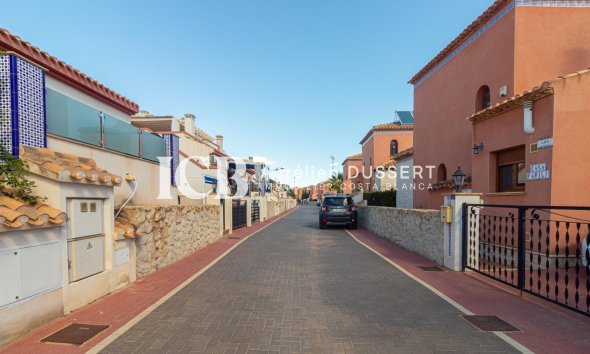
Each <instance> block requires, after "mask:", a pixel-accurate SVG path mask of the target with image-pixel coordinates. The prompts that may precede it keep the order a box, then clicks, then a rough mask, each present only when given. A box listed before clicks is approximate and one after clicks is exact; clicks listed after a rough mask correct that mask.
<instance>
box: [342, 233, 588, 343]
mask: <svg viewBox="0 0 590 354" xmlns="http://www.w3.org/2000/svg"><path fill="white" fill-rule="evenodd" d="M351 234H353V235H354V236H355V237H356V238H357V240H358V241H360V242H362V243H363V244H365V245H366V246H368V247H369V248H371V249H372V250H374V251H376V252H378V253H379V254H381V255H382V256H384V257H385V258H387V259H389V260H390V261H392V262H394V263H395V264H397V265H398V266H400V267H401V268H403V269H405V270H406V271H407V272H409V273H410V274H412V275H413V276H415V277H416V278H418V279H420V280H422V281H424V282H425V283H427V284H429V285H430V286H432V287H434V288H435V289H437V290H438V291H440V292H441V293H443V294H444V295H446V296H447V297H449V298H450V299H451V300H453V301H455V302H456V303H458V304H459V305H461V306H463V307H464V308H466V309H467V310H469V311H471V312H473V313H474V314H477V315H495V316H498V317H500V318H502V319H503V320H505V321H507V322H508V323H510V324H512V325H514V326H516V327H517V328H519V329H520V330H521V331H522V332H506V334H507V335H508V336H509V337H511V338H512V339H514V340H516V341H517V342H519V343H520V344H522V345H524V346H525V347H527V348H528V349H530V350H532V351H533V352H536V353H588V352H590V318H589V317H585V316H584V315H581V314H578V313H576V312H574V311H571V310H568V309H565V308H562V307H561V306H558V305H555V304H552V303H550V302H548V301H545V300H542V299H539V298H537V297H535V296H532V295H529V294H526V293H524V294H523V295H522V296H521V295H520V292H519V291H518V290H516V289H514V288H511V287H508V286H505V285H503V284H501V283H500V282H496V281H493V280H491V279H488V278H486V277H484V276H481V275H478V274H477V273H474V272H466V273H461V272H454V271H445V272H425V271H423V270H421V269H420V268H418V266H436V264H435V263H434V262H432V261H431V260H429V259H426V258H424V257H422V256H420V255H418V254H416V253H413V252H410V251H408V250H406V249H404V248H402V247H399V246H397V245H395V244H393V243H391V242H390V241H388V240H386V239H385V238H382V237H380V236H378V235H376V234H373V233H371V232H369V231H367V230H364V229H359V230H351Z"/></svg>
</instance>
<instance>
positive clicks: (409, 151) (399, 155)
mask: <svg viewBox="0 0 590 354" xmlns="http://www.w3.org/2000/svg"><path fill="white" fill-rule="evenodd" d="M413 155H414V147H411V148H409V149H405V150H402V151H400V152H398V153H397V154H395V155H393V156H392V157H391V158H392V159H394V160H396V161H399V160H403V159H405V158H408V157H410V156H413Z"/></svg>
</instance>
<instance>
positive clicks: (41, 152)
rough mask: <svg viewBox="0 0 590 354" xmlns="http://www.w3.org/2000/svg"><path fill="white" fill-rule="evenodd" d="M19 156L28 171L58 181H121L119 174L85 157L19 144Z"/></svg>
mask: <svg viewBox="0 0 590 354" xmlns="http://www.w3.org/2000/svg"><path fill="white" fill-rule="evenodd" d="M20 158H21V159H22V160H23V161H25V163H26V164H27V168H28V170H29V172H31V173H35V174H38V175H42V176H45V177H47V178H51V179H53V180H56V181H60V182H78V183H87V184H100V185H119V184H121V182H122V181H123V179H122V178H121V176H119V175H116V174H113V173H110V172H108V171H107V170H104V169H102V168H99V167H97V166H96V161H94V160H93V159H89V158H86V157H78V156H76V155H72V154H68V153H62V152H54V151H52V150H50V149H45V148H38V147H32V146H25V145H21V146H20Z"/></svg>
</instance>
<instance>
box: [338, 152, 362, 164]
mask: <svg viewBox="0 0 590 354" xmlns="http://www.w3.org/2000/svg"><path fill="white" fill-rule="evenodd" d="M362 159H363V154H355V155H350V156H348V157H347V158H346V159H344V162H342V164H343V165H344V164H345V163H346V161H362Z"/></svg>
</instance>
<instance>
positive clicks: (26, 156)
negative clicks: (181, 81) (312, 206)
mask: <svg viewBox="0 0 590 354" xmlns="http://www.w3.org/2000/svg"><path fill="white" fill-rule="evenodd" d="M195 120H196V118H195V116H194V115H192V114H186V115H185V116H184V117H172V116H167V117H160V116H153V115H151V114H149V113H148V112H145V111H139V106H138V105H137V104H136V103H135V102H133V101H131V100H129V99H128V98H126V97H124V96H122V95H120V94H118V93H116V92H114V91H113V90H111V89H109V88H107V87H105V86H104V85H102V84H101V83H99V82H97V81H96V80H94V79H92V78H91V77H89V76H87V75H85V74H83V73H81V72H80V71H79V70H77V69H75V68H73V67H72V66H70V65H68V64H66V63H64V62H63V61H60V60H59V59H57V58H55V57H53V56H51V55H50V54H48V53H46V52H43V51H41V50H40V49H39V48H37V47H34V46H33V45H31V44H30V43H28V42H26V41H24V40H22V39H20V38H19V37H17V36H15V35H13V34H12V33H10V32H8V31H7V30H4V29H0V145H1V146H2V147H4V148H5V149H6V150H7V151H8V152H9V153H10V154H11V155H13V156H14V157H16V158H18V159H20V161H22V162H23V163H24V168H25V169H26V171H27V178H28V179H30V180H32V181H33V182H35V184H36V186H35V187H34V190H33V192H34V194H36V195H38V196H42V197H44V198H43V199H42V200H41V201H40V202H38V203H35V204H27V203H25V202H23V201H22V198H19V197H18V196H17V195H15V194H14V193H13V192H14V191H13V190H11V189H10V188H7V186H6V185H2V186H0V187H1V188H0V279H1V283H2V285H1V286H0V345H1V344H3V343H6V342H7V341H8V340H10V339H11V338H14V337H15V336H18V335H20V334H22V333H24V332H26V331H28V330H30V329H31V328H33V327H35V326H38V325H40V324H42V323H44V322H47V321H49V320H51V319H53V318H56V317H59V316H61V315H63V314H66V313H69V312H71V311H73V310H75V309H77V308H79V307H81V306H84V305H86V304H88V303H90V302H92V301H94V300H96V299H98V298H100V297H102V296H104V295H106V294H109V293H111V292H113V291H115V290H117V289H120V288H122V287H125V286H127V285H128V284H130V283H132V282H133V281H135V280H136V279H137V278H138V274H139V273H138V268H137V267H138V266H139V259H140V257H143V258H142V260H145V258H149V257H150V255H151V254H152V253H154V252H155V251H154V250H153V249H150V250H149V252H148V250H146V249H145V248H146V246H145V245H146V243H147V242H148V240H143V241H141V239H142V234H149V233H150V232H152V231H151V230H152V229H153V230H156V228H157V227H160V226H161V227H168V226H170V225H168V224H166V223H170V220H171V219H170V218H166V219H165V221H164V218H165V217H166V215H160V214H158V215H155V214H154V210H156V209H157V208H160V209H159V210H163V211H162V213H164V212H165V210H164V209H174V208H186V207H193V206H194V207H199V206H198V205H199V204H202V205H203V207H202V208H210V209H211V208H213V210H219V211H218V212H217V211H215V212H211V213H210V215H213V216H212V217H213V218H218V220H217V219H216V220H213V221H214V222H212V225H214V227H215V228H216V227H217V225H219V229H218V230H213V231H212V233H211V235H210V238H208V239H206V240H198V242H196V241H195V242H194V243H195V244H199V245H201V244H202V243H203V242H205V243H206V242H211V241H213V240H215V239H216V238H219V237H222V236H223V235H225V234H228V233H231V232H232V230H233V229H235V228H238V227H242V226H246V225H250V224H251V223H252V222H256V221H262V220H264V219H265V218H267V217H270V216H273V215H275V214H277V213H279V212H282V211H284V210H285V209H287V208H289V207H291V206H292V204H293V203H291V201H290V200H288V199H287V198H286V196H285V195H284V194H281V193H280V192H279V191H278V190H273V187H274V188H275V189H277V186H276V185H273V184H272V183H270V181H269V179H268V173H267V170H268V169H267V168H266V166H265V165H264V164H261V163H256V162H254V161H253V160H252V159H251V158H247V159H244V161H239V162H240V164H239V165H242V164H241V163H242V162H243V163H244V164H245V166H246V173H245V175H243V176H241V177H240V178H242V180H243V181H244V182H245V183H247V185H248V191H247V195H246V196H245V197H244V198H242V199H241V200H220V199H217V198H214V195H215V192H216V189H217V188H219V186H221V185H223V184H227V185H228V188H229V189H230V190H234V189H235V187H236V185H235V181H233V180H231V179H229V178H228V177H229V176H231V175H232V174H233V172H234V171H235V170H236V168H237V165H238V163H237V162H238V161H237V160H236V159H235V158H234V159H229V161H230V162H229V166H227V167H228V169H227V174H228V176H223V177H222V178H221V179H220V178H219V175H218V173H217V170H218V164H217V161H218V158H219V157H224V158H229V155H228V153H227V152H226V151H225V150H224V148H223V137H222V136H221V135H218V136H217V137H215V138H213V137H211V136H209V135H208V134H206V133H205V132H203V131H202V130H200V129H199V128H197V127H196V121H195ZM195 156H198V157H205V158H195ZM162 157H164V160H165V163H164V164H162V165H161V164H160V158H162ZM8 158H9V156H8V155H5V156H4V155H3V161H8V160H7V159H8ZM5 159H6V160H5ZM185 160H186V161H185ZM203 160H205V161H203ZM183 162H184V163H185V164H186V170H187V174H186V175H187V178H186V179H187V181H184V182H187V183H188V184H189V185H190V186H191V187H192V189H193V190H195V191H199V192H205V193H210V194H211V195H209V196H208V197H207V198H206V199H201V200H193V199H190V198H187V197H185V195H184V194H183V193H180V192H179V191H180V190H181V189H182V188H181V187H182V185H181V183H184V182H183V181H182V177H180V178H179V177H178V176H177V174H176V171H178V168H179V166H182V164H183ZM1 163H4V162H1ZM163 170H164V171H167V172H168V174H166V173H164V174H162V171H163ZM160 176H166V179H165V180H161V178H160ZM3 177H5V176H0V180H4V178H3ZM177 179H181V180H177ZM230 181H231V182H233V184H232V183H230ZM161 184H164V186H165V187H169V191H170V193H169V196H167V198H164V199H162V198H158V194H159V193H158V189H159V187H161ZM271 195H272V196H273V200H272V202H271V201H269V202H268V203H267V200H269V199H270V198H267V196H269V197H270V196H271ZM275 196H276V197H275ZM134 206H145V210H147V213H144V214H141V218H140V219H141V220H139V221H138V220H135V221H134V222H132V221H131V220H130V219H128V218H127V217H122V216H123V215H126V213H125V210H126V209H127V210H128V209H129V207H134ZM124 207H125V208H124ZM210 209H207V210H210ZM184 210H185V211H183V213H186V210H188V209H184ZM191 210H192V209H191ZM200 210H201V209H200ZM202 210H205V209H202ZM121 211H122V213H121ZM119 213H121V214H120V215H119ZM156 214H157V213H156ZM145 215H148V216H149V217H151V218H152V219H150V220H147V217H146V216H145ZM179 215H180V213H179ZM183 215H185V214H183ZM144 219H146V220H144ZM160 219H161V220H160ZM195 219H199V217H196V218H195ZM201 219H202V218H201ZM177 222H178V225H172V226H170V228H169V229H166V230H172V231H170V232H168V231H166V234H169V233H173V232H175V231H174V230H177V231H178V230H181V229H182V227H185V226H186V224H187V220H178V221H177ZM158 225H159V226H158ZM194 225H196V221H195V223H194ZM173 227H177V228H176V229H174V228H173ZM158 230H159V229H158ZM194 231H195V232H194V234H195V235H197V234H199V235H200V234H202V232H200V231H199V230H194ZM197 231H199V232H200V233H199V232H197ZM154 232H155V231H154ZM157 232H160V231H157ZM162 232H163V231H162ZM152 234H153V232H152ZM156 236H157V238H158V240H157V241H158V242H160V243H159V244H161V242H162V240H160V239H159V238H160V237H162V238H163V237H164V236H163V235H161V236H159V235H156ZM156 236H154V238H156ZM145 237H147V236H145ZM189 237H192V236H191V235H189V236H187V238H189ZM195 237H196V236H195ZM199 242H200V243H199ZM178 246H180V245H178ZM141 247H143V249H142V250H143V254H142V255H140V254H139V253H140V248H141ZM152 248H154V247H152ZM170 252H174V250H170ZM183 254H185V253H183ZM168 256H169V255H166V254H164V255H157V254H156V255H155V256H154V258H160V259H172V257H168Z"/></svg>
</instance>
